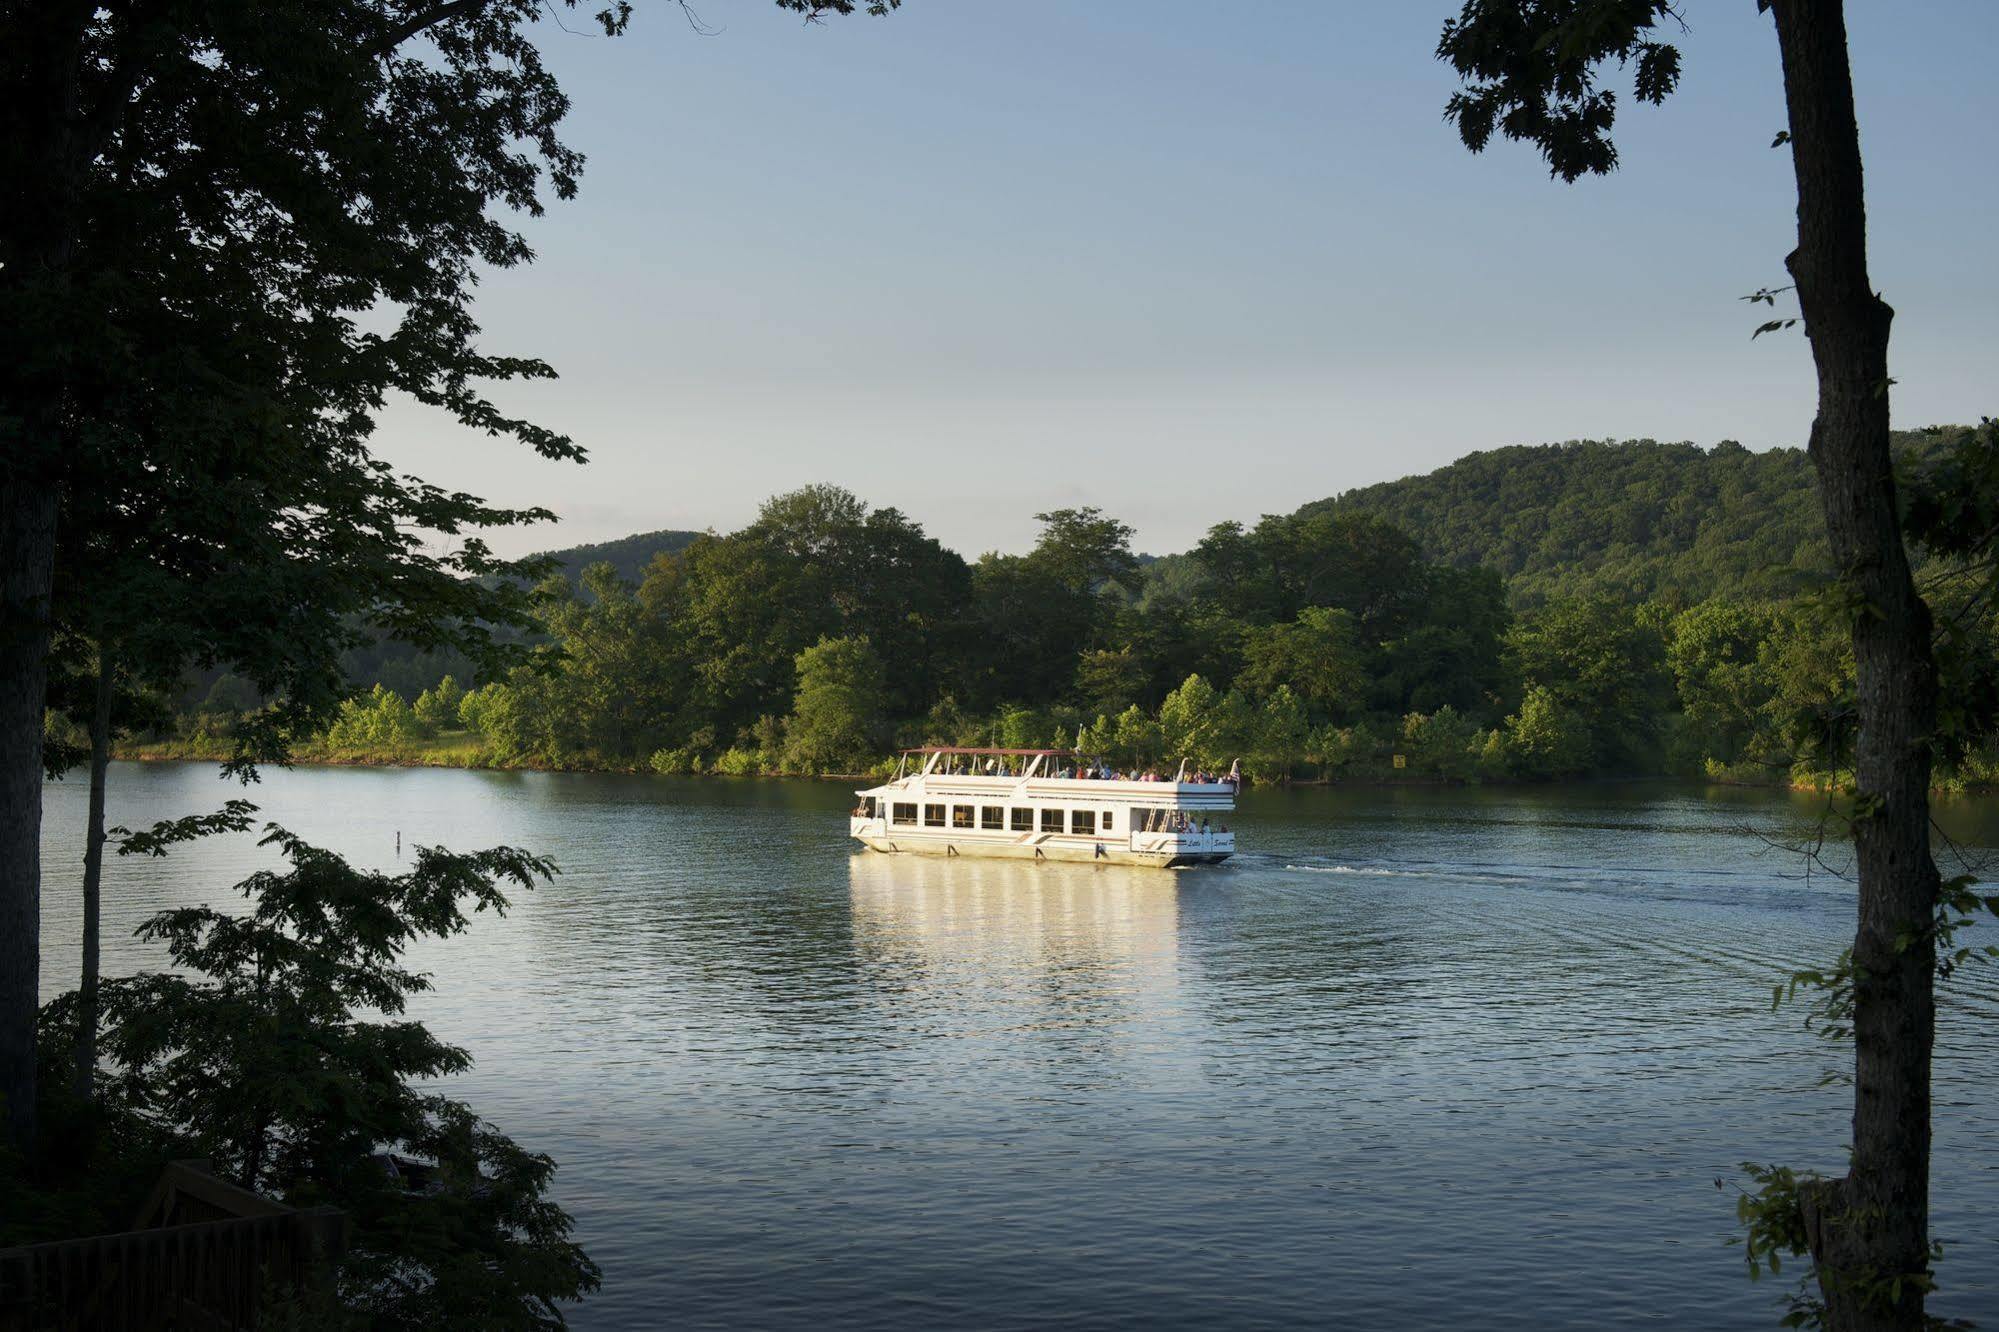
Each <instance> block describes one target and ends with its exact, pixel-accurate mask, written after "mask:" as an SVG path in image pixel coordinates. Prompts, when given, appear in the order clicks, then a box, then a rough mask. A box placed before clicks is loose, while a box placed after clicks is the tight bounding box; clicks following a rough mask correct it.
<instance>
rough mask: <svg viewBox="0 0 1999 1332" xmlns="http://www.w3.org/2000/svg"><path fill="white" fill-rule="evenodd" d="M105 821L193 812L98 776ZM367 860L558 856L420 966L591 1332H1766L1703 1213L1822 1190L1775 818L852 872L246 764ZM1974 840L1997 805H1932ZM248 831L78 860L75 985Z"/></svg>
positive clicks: (215, 897)
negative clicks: (80, 951) (565, 1243)
mask: <svg viewBox="0 0 1999 1332" xmlns="http://www.w3.org/2000/svg"><path fill="white" fill-rule="evenodd" d="M113 783H114V784H113V788H112V792H113V794H112V802H111V813H112V820H113V822H123V823H128V824H134V825H137V824H139V823H141V822H144V821H149V820H152V819H154V818H157V817H164V816H167V815H172V814H180V813H186V812H191V811H194V810H200V809H210V808H214V807H215V806H216V805H217V804H219V803H220V801H221V800H222V799H223V798H225V796H227V795H228V794H230V793H231V789H230V788H228V787H225V786H223V785H222V784H220V783H218V782H217V781H216V779H215V776H214V770H213V769H212V768H209V767H203V766H195V765H187V766H177V765H157V766H148V767H139V766H132V765H121V766H120V767H118V768H117V769H116V770H115V773H114V777H113ZM251 794H252V795H253V796H254V797H255V798H256V799H257V800H259V801H260V802H261V804H262V805H263V809H264V812H265V815H266V816H267V817H270V818H273V819H276V820H279V821H281V822H283V823H285V824H286V825H287V826H289V827H291V828H293V829H294V830H296V831H298V832H300V833H302V834H304V835H305V836H307V837H308V838H310V839H313V840H316V841H318V842H320V843H322V844H324V845H328V846H331V847H334V848H336V849H338V850H340V851H342V852H344V853H346V854H347V855H349V856H350V857H351V858H353V859H355V860H356V861H359V862H366V863H370V864H375V865H382V866H386V865H389V864H392V863H393V862H394V860H395V844H394V836H395V833H396V831H397V830H398V829H400V830H401V832H402V834H403V838H404V844H405V850H406V851H407V848H408V846H409V844H411V843H412V842H415V841H424V842H436V843H442V844H445V845H449V846H452V847H456V848H465V849H470V848H473V847H476V846H484V845H490V844H493V843H496V842H503V841H504V842H508V843H512V844H516V845H521V846H526V847H529V848H532V849H535V850H537V851H541V852H544V853H547V854H550V855H553V856H554V857H556V859H557V860H558V861H559V862H560V864H561V865H562V867H563V869H564V870H565V873H564V875H563V876H562V878H561V879H559V880H558V881H557V882H556V883H555V885H554V886H552V887H550V888H547V889H544V890H542V891H539V892H537V893H534V894H533V895H531V896H529V897H526V898H525V899H523V900H521V901H520V902H519V903H518V904H517V908H516V910H515V911H514V912H513V913H512V914H511V915H510V916H509V917H507V918H506V919H504V920H488V919H481V921H480V922H479V923H478V925H477V926H476V927H475V929H474V931H473V932H472V933H471V934H470V935H469V936H467V937H464V938H461V939H459V940H456V941H454V942H452V943H449V944H444V945H439V946H436V947H434V948H432V949H430V950H428V951H426V952H425V953H423V954H422V955H421V956H420V958H419V961H420V962H421V963H422V965H424V966H426V967H427V968H429V969H430V970H432V971H433V972H435V974H436V976H437V980H438V990H437V992H436V993H435V994H433V995H431V996H429V997H428V999H427V1000H426V1002H425V1003H424V1004H423V1005H422V1007H421V1009H420V1016H422V1017H423V1018H425V1019H426V1020H428V1021H429V1022H430V1023H431V1024H432V1025H433V1027H434V1028H435V1029H437V1030H438V1031H439V1032H440V1033H441V1034H442V1035H443V1036H445V1037H446V1038H448V1039H450V1040H453V1041H456V1042H459V1043H461V1044H463V1045H466V1046H468V1047H469V1048H470V1049H471V1050H472V1052H473V1053H474V1055H475V1056H476V1057H477V1059H478V1067H477V1069H476V1070H475V1071H474V1072H473V1073H472V1074H471V1075H469V1076H467V1077H465V1078H463V1079H460V1080H459V1081H458V1084H457V1090H458V1091H459V1092H460V1093H461V1094H463V1095H464V1096H465V1097H466V1098H467V1099H469V1100H470V1101H471V1102H472V1103H473V1104H474V1105H476V1106H477V1107H478V1108H479V1109H480V1110H481V1111H482V1112H484V1113H485V1114H486V1115H487V1116H488V1117H489V1118H491V1119H492V1120H494V1121H495V1122H496V1123H498V1124H499V1125H500V1126H501V1127H502V1128H504V1129H505V1130H506V1131H508V1132H510V1133H511V1134H513V1135H514V1136H515V1137H516V1138H517V1139H519V1140H520V1141H522V1142H523V1143H525V1144H528V1145H530V1146H532V1147H535V1148H538V1149H541V1150H545V1151H548V1152H549V1153H551V1154H553V1155H554V1156H555V1158H556V1159H557V1160H558V1161H560V1162H561V1171H560V1174H559V1175H558V1177H557V1191H558V1193H559V1195H560V1197H561V1198H562V1200H563V1201H564V1203H565V1204H566V1205H567V1206H568V1207H569V1208H570V1209H571V1211H573V1212H574V1213H575V1215H576V1217H577V1222H578V1227H579V1230H580V1237H581V1239H582V1240H583V1242H584V1244H585V1245H586V1247H587V1248H588V1249H589V1250H590V1252H591V1254H592V1255H593V1256H594V1257H595V1258H596V1259H597V1260H598V1261H599V1262H600V1263H601V1264H602V1266H603V1268H604V1273H605V1284H604V1290H603V1292H602V1294H601V1295H600V1296H599V1297H597V1298H596V1299H594V1300H592V1301H590V1302H588V1303H587V1304H585V1305H583V1306H581V1307H580V1308H578V1309H577V1310H576V1312H575V1314H574V1317H573V1321H574V1323H575V1324H576V1325H577V1326H578V1327H584V1328H634V1327H655V1326H667V1325H672V1326H678V1327H749V1328H784V1327H806V1326H810V1327H866V1326H877V1325H885V1324H903V1325H942V1324H945V1323H950V1324H954V1325H960V1326H978V1327H1029V1326H1036V1325H1042V1324H1047V1323H1052V1322H1058V1321H1059V1322H1063V1323H1065V1324H1068V1325H1073V1326H1081V1327H1124V1326H1139V1325H1144V1326H1165V1325H1178V1326H1193V1325H1205V1326H1229V1327H1253V1326H1283V1325H1297V1324H1300V1323H1307V1322H1309V1323H1317V1324H1339V1325H1346V1326H1353V1327H1367V1328H1403V1327H1429V1326H1438V1325H1447V1324H1457V1325H1475V1326H1479V1327H1493V1328H1514V1327H1517V1328H1597V1327H1602V1326H1606V1325H1624V1324H1640V1323H1651V1324H1656V1325H1664V1326H1670V1327H1705V1328H1762V1327H1769V1326H1771V1325H1772V1324H1773V1322H1774V1318H1775V1314H1776V1308H1777V1306H1776V1304H1775V1303H1774V1301H1775V1300H1776V1298H1777V1296H1778V1294H1779V1288H1778V1287H1777V1286H1775V1285H1772V1284H1770V1283H1768V1282H1766V1283H1765V1284H1763V1285H1759V1286H1752V1285H1751V1284H1750V1283H1749V1282H1748V1281H1747V1280H1746V1279H1745V1277H1744V1276H1743V1273H1742V1268H1741V1266H1740V1263H1739V1260H1738V1257H1737V1254H1736V1253H1735V1252H1734V1251H1733V1250H1731V1249H1729V1248H1728V1247H1726V1240H1727V1237H1728V1235H1729V1232H1730V1229H1731V1225H1732V1220H1733V1216H1732V1211H1731V1205H1730V1202H1729V1201H1728V1200H1727V1199H1725V1198H1723V1197H1722V1196H1721V1195H1719V1194H1718V1193H1717V1192H1716V1190H1715V1186H1714V1179H1715V1177H1716V1176H1717V1175H1720V1174H1729V1173H1732V1171H1733V1169H1734V1166H1735V1163H1736V1162H1738V1161H1743V1160H1781V1161H1785V1162H1788V1163H1792V1164H1799V1165H1805V1164H1816V1165H1819V1166H1821V1167H1824V1168H1828V1169H1837V1168H1838V1167H1839V1165H1840V1163H1841V1159H1842V1158H1841V1149H1840V1144H1841V1143H1842V1142H1843V1141H1844V1136H1845V1132H1846V1123H1845V1121H1846V1110H1845V1108H1844V1106H1843V1104H1842V1099H1841V1092H1840V1090H1839V1089H1837V1088H1830V1089H1829V1088H1823V1087H1821V1086H1820V1085H1819V1083H1820V1078H1821V1076H1822V1074H1823V1073H1824V1072H1825V1071H1826V1070H1827V1069H1828V1068H1829V1067H1830V1066H1831V1065H1832V1064H1833V1063H1834V1062H1835V1060H1836V1057H1837V1056H1836V1055H1835V1054H1834V1053H1833V1052H1831V1051H1829V1050H1828V1049H1827V1048H1825V1047H1823V1046H1821V1045H1819V1044H1818V1043H1817V1042H1815V1041H1813V1040H1812V1039H1811V1038H1809V1037H1807V1036H1806V1035H1804V1034H1803V1033H1802V1032H1801V1031H1800V1030H1799V1026H1798V1019H1797V1015H1796V1014H1795V1013H1792V1012H1785V1013H1780V1014H1772V1013H1771V1012H1770V1009H1769V988H1768V987H1769V984H1770V983H1771V981H1772V980H1773V978H1774V977H1775V976H1776V975H1777V974H1779V973H1780V972H1782V971H1784V970H1786V969H1788V968H1791V967H1793V966H1796V965H1800V964H1804V963H1808V962H1818V961H1825V960H1830V959H1831V958H1832V957H1834V956H1835V955H1836V954H1837V952H1838V950H1839V948H1840V946H1841V942H1842V935H1843V934H1845V933H1846V932H1847V931H1848V930H1849V928H1850V926H1849V919H1850V916H1851V913H1852V909H1853V896H1852V888H1851V886H1850V885H1849V884H1847V883H1845V882H1842V881H1840V880H1838V879H1835V878H1829V877H1826V876H1824V875H1822V874H1814V875H1812V876H1810V877H1809V878H1807V877H1806V876H1805V875H1804V874H1803V872H1802V866H1801V865H1800V864H1799V863H1798V862H1797V861H1796V860H1795V859H1793V858H1790V857H1787V856H1785V855H1782V854H1780V853H1776V852H1772V851H1769V850H1767V849H1765V847H1764V846H1763V844H1762V842H1761V841H1760V840H1759V839H1758V837H1757V836H1755V835H1753V833H1752V832H1751V831H1749V830H1756V831H1760V832H1762V833H1764V834H1769V835H1778V836H1781V835H1783V834H1784V833H1786V832H1787V831H1791V830H1795V829H1797V828H1798V827H1800V826H1801V825H1802V824H1803V823H1804V822H1805V821H1806V820H1807V819H1808V818H1809V816H1810V813H1811V811H1812V809H1813V808H1814V806H1813V805H1812V803H1811V802H1809V801H1806V800H1802V799H1797V798H1792V797H1787V796H1781V795H1773V794H1765V793H1748V792H1722V791H1717V792H1700V791H1681V790H1672V789H1661V788H1610V789H1601V790H1566V791H1560V792H1549V791H1533V792H1512V791H1507V792H1489V791H1488V792H1466V791H1450V792H1435V791H1379V792H1324V791H1313V792H1296V793H1271V794H1262V793H1256V794H1252V795H1250V796H1249V797H1247V798H1246V799H1245V800H1244V802H1243V809H1242V812H1241V814H1240V816H1239V817H1238V818H1237V819H1236V820H1235V826H1236V828H1237V830H1238V834H1239V838H1240V842H1241V845H1242V846H1243V847H1244V848H1245V849H1246V850H1248V851H1250V852H1252V854H1248V855H1244V856H1242V857H1239V858H1238V859H1237V860H1236V861H1234V862H1231V864H1229V865H1227V866H1224V867H1222V868H1220V869H1211V870H1190V871H1183V872H1178V873H1173V872H1166V871H1160V870H1151V869H1136V868H1125V867H1095V866H1088V865H1076V866H1070V865H1031V864H1030V865H1020V864H1013V863H997V862H981V861H976V860H952V861H937V860H926V859H917V858H913V857H912V858H892V857H886V856H878V855H872V854H869V853H865V852H862V853H858V854H856V853H852V852H850V851H849V850H848V843H846V842H845V841H844V840H843V838H842V835H841V834H842V831H843V829H844V822H843V817H844V813H845V810H846V807H847V804H848V803H849V795H848V793H847V791H846V790H845V789H844V788H842V787H839V786H833V785H813V784H779V783H741V784H738V783H727V782H716V781H710V782H700V781H690V780H670V779H660V778H644V777H601V776H574V775H538V774H497V773H468V772H448V771H412V772H393V771H371V770H363V769H349V770H300V771H296V772H291V773H283V772H273V773H271V774H270V775H269V776H268V777H267V779H266V780H265V782H264V783H263V784H262V786H260V787H258V788H256V789H255V790H254V791H253V792H252V793H251ZM83 795H84V792H83V790H82V788H81V787H80V786H78V785H76V784H74V783H70V784H64V785H57V786H54V787H51V788H50V791H49V812H48V820H47V831H48V837H47V845H48V864H49V871H50V875H51V878H50V881H49V884H48V887H47V889H46V893H47V906H46V911H45V920H46V926H45V929H46V938H47V951H46V953H45V958H46V964H45V965H46V974H45V977H44V982H45V989H47V990H49V991H50V992H53V991H54V990H55V989H57V988H66V987H67V986H68V985H70V984H72V983H73V982H72V980H71V976H72V973H73V968H74V961H73V959H74V955H75V954H74V948H75V938H76V931H77V923H76V906H75V893H74V889H73V884H74V882H75V878H76V871H75V866H76V863H77V849H76V848H77V846H78V844H79V839H80V830H81V826H82V818H83ZM1943 822H1944V824H1945V825H1946V827H1948V828H1949V829H1950V830H1951V831H1952V833H1953V835H1954V836H1956V837H1957V838H1958V839H1959V840H1961V841H1962V842H1964V843H1965V844H1966V845H1968V846H1970V847H1972V848H1980V847H1994V846H1999V805H1995V804H1992V803H1986V804H1960V805H1956V806H1952V807H1948V808H1946V809H1945V811H1944V812H1943ZM261 863H264V862H263V856H262V853H259V852H258V851H257V850H256V849H255V848H254V847H253V846H252V845H251V844H250V841H249V839H247V838H238V839H232V840H231V841H229V842H226V843H215V844H211V845H209V846H205V847H203V848H200V849H199V850H197V851H193V852H183V853H182V854H179V855H177V856H175V857H174V858H172V859H170V860H166V861H149V862H146V863H144V864H137V863H132V862H124V863H116V864H114V865H112V866H111V867H110V870H109V882H108V887H107V907H106V916H107V922H106V946H105V966H106V969H107V970H108V971H114V972H115V971H120V970H131V969H135V968H138V967H142V966H145V965H148V964H149V963H151V962H153V961H154V960H155V959H154V958H152V957H151V956H149V955H148V952H147V950H146V949H144V948H143V947H141V946H140V945H138V944H136V943H135V942H134V941H133V940H131V939H130V938H129V934H130V931H131V928H132V926H133V925H135V924H136V923H137V922H138V921H139V920H141V919H142V918H143V917H144V916H145V915H147V914H148V913H150V912H152V911H154V910H157V909H159V908H162V907H165V906H169V905H174V904H179V903H186V902H194V901H203V900H208V901H220V900H223V899H224V898H225V896H226V892H225V890H226V888H227V885H229V884H230V883H232V882H234V881H235V880H236V879H237V878H238V877H240V876H241V874H242V873H243V872H244V871H246V870H247V869H249V868H251V867H253V866H255V865H258V864H261ZM1996 982H1999V978H1995V977H1992V976H1989V975H1988V976H1978V977H1975V978H1973V979H1971V980H1970V981H1968V982H1960V983H1959V984H1958V985H1957V986H1956V987H1955V988H1954V989H1953V991H1952V992H1951V995H1950V997H1949V998H1948V1000H1947V1001H1946V1005H1945V1010H1944V1016H1943V1022H1942V1031H1941V1039H1942V1042H1943V1054H1942V1056H1941V1059H1940V1063H1939V1066H1938V1089H1937V1092H1938V1095H1937V1099H1938V1126H1937V1127H1938V1132H1937V1153H1938V1157H1937V1159H1938V1162H1939V1165H1938V1170H1937V1179H1936V1188H1935V1192H1936V1208H1937V1228H1938V1232H1939V1234H1940V1235H1941V1237H1942V1238H1943V1239H1944V1240H1945V1241H1946V1243H1947V1244H1948V1245H1949V1246H1950V1252H1949V1254H1948V1256H1947V1259H1946V1262H1945V1265H1944V1267H1943V1269H1942V1277H1943V1280H1944V1282H1945V1285H1946V1290H1947V1292H1948V1293H1947V1295H1946V1296H1945V1297H1944V1298H1943V1299H1941V1300H1939V1301H1938V1306H1937V1307H1938V1310H1939V1312H1942V1313H1945V1314H1954V1315H1960V1316H1971V1317H1979V1318H1983V1319H1985V1320H1989V1321H1990V1322H1995V1323H1999V1090H1995V1085H1994V1084H1995V1075H1999V1021H1995V1019H1999V983H1996Z"/></svg>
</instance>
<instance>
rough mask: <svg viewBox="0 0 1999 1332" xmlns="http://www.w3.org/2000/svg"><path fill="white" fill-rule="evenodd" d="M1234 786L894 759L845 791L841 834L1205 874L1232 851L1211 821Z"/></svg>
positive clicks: (872, 843)
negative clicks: (847, 805)
mask: <svg viewBox="0 0 1999 1332" xmlns="http://www.w3.org/2000/svg"><path fill="white" fill-rule="evenodd" d="M1238 780H1239V779H1238V778H1237V776H1236V773H1235V770H1234V769H1233V768H1231V769H1230V772H1229V774H1228V775H1227V776H1222V777H1213V776H1209V775H1207V774H1205V773H1198V772H1197V773H1193V774H1190V773H1189V772H1188V771H1187V765H1186V764H1185V763H1182V764H1181V765H1180V767H1179V770H1178V771H1177V772H1176V773H1175V774H1174V775H1173V776H1172V777H1170V778H1154V777H1152V776H1150V775H1145V776H1137V775H1132V774H1120V773H1114V772H1110V771H1109V770H1107V769H1105V768H1103V767H1101V766H1100V765H1096V764H1092V763H1088V762H1079V761H1078V757H1077V755H1076V754H1075V752H1074V751H1072V750H1066V749H965V748H957V747H949V746H945V747H930V748H924V749H911V750H905V751H904V752H903V755H902V761H901V762H900V763H899V764H897V766H896V775H895V776H894V777H893V778H891V779H890V780H889V781H887V782H884V783H883V784H882V785H880V786H872V787H869V788H867V789H866V790H864V791H859V792H857V793H856V794H858V795H859V796H860V803H859V804H858V805H856V806H855V807H854V811H853V814H852V815H851V816H850V818H849V819H848V822H847V831H848V833H849V835H851V836H852V837H854V838H855V839H856V840H857V841H860V842H862V843H864V844H865V845H867V846H869V847H871V848H872V849H874V850H876V851H883V852H888V853H890V854H904V855H910V854H914V855H931V856H1005V857H1011V858H1014V859H1020V860H1091V861H1109V862H1112V863H1115V864H1120V865H1212V864H1215V863H1217V862H1219V861H1223V860H1227V859H1228V858H1229V857H1230V856H1231V855H1233V854H1235V834H1234V833H1232V832H1230V831H1229V829H1228V826H1227V825H1226V824H1224V823H1222V822H1221V816H1223V815H1226V814H1228V813H1229V812H1230V811H1231V810H1233V809H1234V808H1235V794H1236V786H1237V784H1238Z"/></svg>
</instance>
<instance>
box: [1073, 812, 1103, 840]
mask: <svg viewBox="0 0 1999 1332" xmlns="http://www.w3.org/2000/svg"><path fill="white" fill-rule="evenodd" d="M1069 831H1070V832H1072V833H1082V834H1083V835H1084V836H1086V837H1092V836H1095V835H1096V831H1097V811H1095V810H1094V809H1072V810H1070V811H1069Z"/></svg>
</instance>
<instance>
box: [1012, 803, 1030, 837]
mask: <svg viewBox="0 0 1999 1332" xmlns="http://www.w3.org/2000/svg"><path fill="white" fill-rule="evenodd" d="M1012 818H1013V830H1014V831H1015V832H1033V831H1034V811H1033V810H1031V809H1022V808H1021V807H1020V806H1018V805H1015V806H1014V807H1013V814H1012Z"/></svg>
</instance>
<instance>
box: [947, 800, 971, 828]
mask: <svg viewBox="0 0 1999 1332" xmlns="http://www.w3.org/2000/svg"><path fill="white" fill-rule="evenodd" d="M951 826H952V827H953V828H969V827H971V826H972V807H971V806H970V805H953V806H951Z"/></svg>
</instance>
